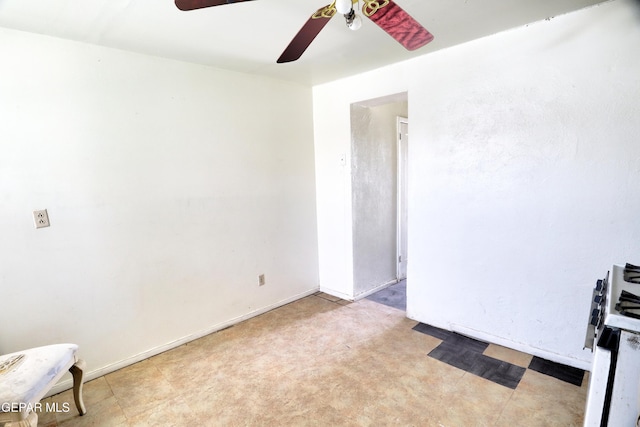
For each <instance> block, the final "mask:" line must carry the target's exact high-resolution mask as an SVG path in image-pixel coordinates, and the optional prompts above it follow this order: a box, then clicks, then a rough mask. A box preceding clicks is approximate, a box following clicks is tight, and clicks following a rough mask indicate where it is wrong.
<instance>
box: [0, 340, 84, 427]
mask: <svg viewBox="0 0 640 427" xmlns="http://www.w3.org/2000/svg"><path fill="white" fill-rule="evenodd" d="M77 351H78V346H77V345H75V344H55V345H47V346H44V347H37V348H31V349H29V350H24V351H18V352H16V353H11V354H5V355H2V356H0V426H4V427H27V426H28V427H36V426H37V425H38V413H37V412H38V411H37V410H41V409H42V407H41V404H40V400H41V399H42V398H43V397H44V396H45V394H47V392H48V391H49V390H51V387H53V386H54V385H55V384H56V383H57V382H58V380H59V379H60V378H62V376H63V375H64V374H65V372H66V371H67V370H68V371H70V372H71V375H73V397H74V400H75V402H76V407H77V408H78V412H79V413H80V415H84V414H85V413H86V412H87V411H86V410H85V407H84V402H83V401H82V380H83V375H84V366H85V364H84V361H83V360H82V359H78V358H77V356H76V352H77Z"/></svg>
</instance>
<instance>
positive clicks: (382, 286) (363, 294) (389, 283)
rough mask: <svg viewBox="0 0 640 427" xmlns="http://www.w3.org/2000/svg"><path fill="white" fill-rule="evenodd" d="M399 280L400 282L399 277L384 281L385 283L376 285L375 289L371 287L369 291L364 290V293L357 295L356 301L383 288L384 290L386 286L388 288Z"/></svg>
mask: <svg viewBox="0 0 640 427" xmlns="http://www.w3.org/2000/svg"><path fill="white" fill-rule="evenodd" d="M398 282H399V280H398V279H393V280H391V281H389V282H387V283H383V284H382V285H380V286H376V287H375V288H373V289H369V290H368V291H364V292H363V293H361V294H358V295H356V297H355V299H354V301H358V300H361V299H363V298H366V297H368V296H369V295H372V294H375V293H376V292H378V291H381V290H383V289H384V288H388V287H389V286H391V285H395V284H396V283H398Z"/></svg>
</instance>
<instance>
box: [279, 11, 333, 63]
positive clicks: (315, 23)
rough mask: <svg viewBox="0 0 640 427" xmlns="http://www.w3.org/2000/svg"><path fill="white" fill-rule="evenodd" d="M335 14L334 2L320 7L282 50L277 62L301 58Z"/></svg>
mask: <svg viewBox="0 0 640 427" xmlns="http://www.w3.org/2000/svg"><path fill="white" fill-rule="evenodd" d="M335 14H336V8H335V6H334V4H333V3H331V4H330V5H327V6H325V7H322V8H320V9H318V10H317V11H316V12H315V13H314V14H313V15H311V18H309V19H308V20H307V22H306V23H305V24H304V25H303V26H302V28H301V29H300V31H298V34H296V35H295V37H294V38H293V40H291V42H290V43H289V46H287V48H286V49H285V50H284V52H282V55H280V58H278V60H277V61H276V62H277V63H278V64H282V63H283V62H292V61H295V60H296V59H298V58H300V57H301V56H302V54H303V53H304V51H305V50H307V48H308V47H309V45H310V44H311V42H312V41H313V39H315V38H316V36H317V35H318V34H320V31H322V29H323V28H324V26H325V25H327V23H328V22H329V20H330V19H331V18H332V17H333V15H335Z"/></svg>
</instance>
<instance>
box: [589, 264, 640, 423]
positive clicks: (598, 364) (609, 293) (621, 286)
mask: <svg viewBox="0 0 640 427" xmlns="http://www.w3.org/2000/svg"><path fill="white" fill-rule="evenodd" d="M631 267H633V266H631ZM628 273H629V269H627V274H628ZM629 277H635V275H633V276H627V278H629ZM638 277H639V278H640V271H639V272H638ZM623 291H626V292H630V293H631V294H633V295H640V283H630V282H627V281H625V267H624V266H619V265H614V266H613V268H612V270H611V272H610V274H607V277H606V278H605V279H603V280H598V283H597V285H596V289H595V290H594V301H593V302H592V307H591V309H592V311H591V313H590V322H589V323H590V324H589V328H588V332H587V340H586V342H585V346H587V347H590V348H592V350H593V353H594V354H593V364H592V367H591V376H590V379H589V393H588V396H587V406H586V412H585V420H584V426H585V427H596V426H600V427H606V426H611V427H634V426H636V425H638V426H639V427H640V425H639V424H638V423H639V422H640V420H639V416H640V317H632V316H636V315H638V314H640V310H636V309H634V308H631V309H629V310H627V311H624V310H623V311H622V312H621V311H619V310H618V309H617V308H616V306H617V304H618V302H619V300H620V296H621V294H622V293H623ZM624 304H625V306H629V304H630V305H631V306H634V303H624ZM628 313H630V314H628ZM636 313H638V314H636Z"/></svg>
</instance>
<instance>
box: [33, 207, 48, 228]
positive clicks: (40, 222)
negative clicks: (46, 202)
mask: <svg viewBox="0 0 640 427" xmlns="http://www.w3.org/2000/svg"><path fill="white" fill-rule="evenodd" d="M33 221H34V222H35V224H36V228H43V227H48V226H49V225H51V224H49V214H48V213H47V210H46V209H44V210H40V211H33Z"/></svg>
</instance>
